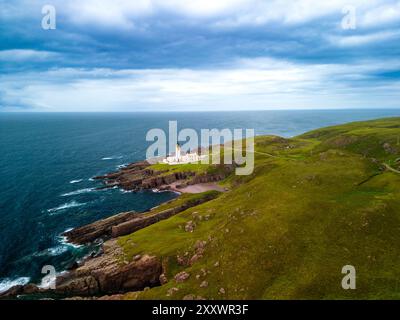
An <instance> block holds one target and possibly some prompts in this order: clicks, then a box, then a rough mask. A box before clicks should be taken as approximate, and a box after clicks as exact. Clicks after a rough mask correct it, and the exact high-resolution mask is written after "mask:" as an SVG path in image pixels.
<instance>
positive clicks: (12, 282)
mask: <svg viewBox="0 0 400 320" xmlns="http://www.w3.org/2000/svg"><path fill="white" fill-rule="evenodd" d="M30 279H31V278H29V277H20V278H14V279H10V278H5V279H3V280H1V281H0V293H2V292H5V291H7V290H8V289H10V288H12V287H14V286H18V285H20V286H23V285H25V284H27V283H29V280H30Z"/></svg>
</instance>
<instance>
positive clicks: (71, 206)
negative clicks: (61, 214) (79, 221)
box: [47, 200, 86, 214]
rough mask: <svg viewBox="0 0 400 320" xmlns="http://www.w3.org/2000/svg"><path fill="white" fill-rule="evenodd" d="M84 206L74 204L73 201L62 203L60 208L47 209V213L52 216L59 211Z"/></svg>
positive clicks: (82, 204)
mask: <svg viewBox="0 0 400 320" xmlns="http://www.w3.org/2000/svg"><path fill="white" fill-rule="evenodd" d="M85 204H86V203H79V202H76V201H75V200H73V201H71V202H68V203H64V204H62V205H61V206H58V207H56V208H52V209H48V210H47V212H49V213H52V214H54V213H55V212H57V211H60V210H65V209H69V208H75V207H81V206H84V205H85Z"/></svg>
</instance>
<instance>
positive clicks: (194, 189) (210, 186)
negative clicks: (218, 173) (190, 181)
mask: <svg viewBox="0 0 400 320" xmlns="http://www.w3.org/2000/svg"><path fill="white" fill-rule="evenodd" d="M170 188H171V190H173V191H176V192H181V193H202V192H206V191H210V190H216V191H219V192H225V191H226V190H225V189H224V188H223V187H221V186H219V185H218V184H216V183H212V182H209V183H198V184H194V185H190V186H187V187H184V188H177V187H176V185H175V184H174V183H173V184H171V185H170Z"/></svg>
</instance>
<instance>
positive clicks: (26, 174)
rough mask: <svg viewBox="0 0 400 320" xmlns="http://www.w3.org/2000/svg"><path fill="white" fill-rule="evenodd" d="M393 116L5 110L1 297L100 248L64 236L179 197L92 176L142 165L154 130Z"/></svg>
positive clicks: (293, 129)
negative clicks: (112, 185) (105, 183)
mask: <svg viewBox="0 0 400 320" xmlns="http://www.w3.org/2000/svg"><path fill="white" fill-rule="evenodd" d="M390 116H400V110H378V109H374V110H325V111H321V110H313V111H311V110H310V111H304V110H299V111H246V112H244V111H243V112H242V111H241V112H186V113H182V112H181V113H0V154H1V156H0V185H1V188H0V236H1V238H0V292H1V291H4V290H6V289H7V288H9V287H11V286H12V285H16V284H25V283H28V282H35V283H38V282H40V279H41V278H42V277H43V275H42V274H41V269H42V267H43V266H44V265H53V266H55V268H56V270H57V272H62V271H64V270H65V269H66V268H68V267H69V266H71V264H72V263H73V262H74V261H76V260H79V259H82V258H83V257H85V256H86V255H88V254H90V253H92V252H93V251H94V250H95V249H96V246H91V247H82V246H81V247H77V246H72V245H69V244H67V243H65V241H64V239H63V238H62V237H61V236H60V235H61V233H62V232H64V231H66V230H68V229H71V228H74V227H77V226H81V225H84V224H87V223H90V222H93V221H96V220H98V219H101V218H105V217H108V216H111V215H113V214H116V213H119V212H123V211H130V210H135V211H137V212H138V214H140V212H143V211H146V210H148V209H150V208H152V207H154V206H157V205H159V204H160V203H162V202H165V201H167V200H170V199H173V198H174V197H176V194H174V193H170V192H163V193H157V192H151V191H146V192H139V193H127V192H123V191H122V190H119V189H111V190H96V188H97V187H99V186H101V182H98V181H94V180H92V179H91V178H92V177H94V176H96V175H101V174H105V173H108V172H111V171H114V170H116V169H117V168H118V167H119V166H122V165H124V164H127V163H130V162H133V161H139V160H143V159H144V158H145V154H146V149H147V147H148V146H149V145H150V142H146V139H145V137H146V133H147V131H148V130H149V129H152V128H162V129H165V130H167V128H168V121H169V120H177V121H178V128H179V129H184V128H193V129H196V130H200V129H203V128H209V129H212V128H217V129H222V128H229V129H234V128H243V129H245V128H250V129H255V133H256V135H264V134H275V135H280V136H284V137H291V136H295V135H298V134H301V133H303V132H306V131H309V130H312V129H316V128H319V127H323V126H329V125H335V124H341V123H346V122H350V121H358V120H368V119H375V118H382V117H390ZM166 132H167V131H166ZM154 236H157V235H154Z"/></svg>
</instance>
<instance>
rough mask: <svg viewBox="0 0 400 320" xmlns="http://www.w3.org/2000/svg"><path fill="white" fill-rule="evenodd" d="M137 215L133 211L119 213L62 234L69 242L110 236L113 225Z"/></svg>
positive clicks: (83, 241)
mask: <svg viewBox="0 0 400 320" xmlns="http://www.w3.org/2000/svg"><path fill="white" fill-rule="evenodd" d="M137 215H138V214H137V212H135V211H130V212H124V213H120V214H117V215H114V216H111V217H109V218H106V219H103V220H99V221H96V222H94V223H91V224H88V225H86V226H83V227H80V228H76V229H73V230H71V231H68V232H65V233H64V234H63V235H64V236H65V237H66V238H67V240H68V241H69V242H71V243H75V244H85V243H89V242H93V241H94V240H96V239H98V238H107V237H110V236H111V234H112V232H111V230H112V227H113V226H116V225H119V224H121V223H124V222H125V221H128V220H132V219H134V218H135V217H137Z"/></svg>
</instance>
